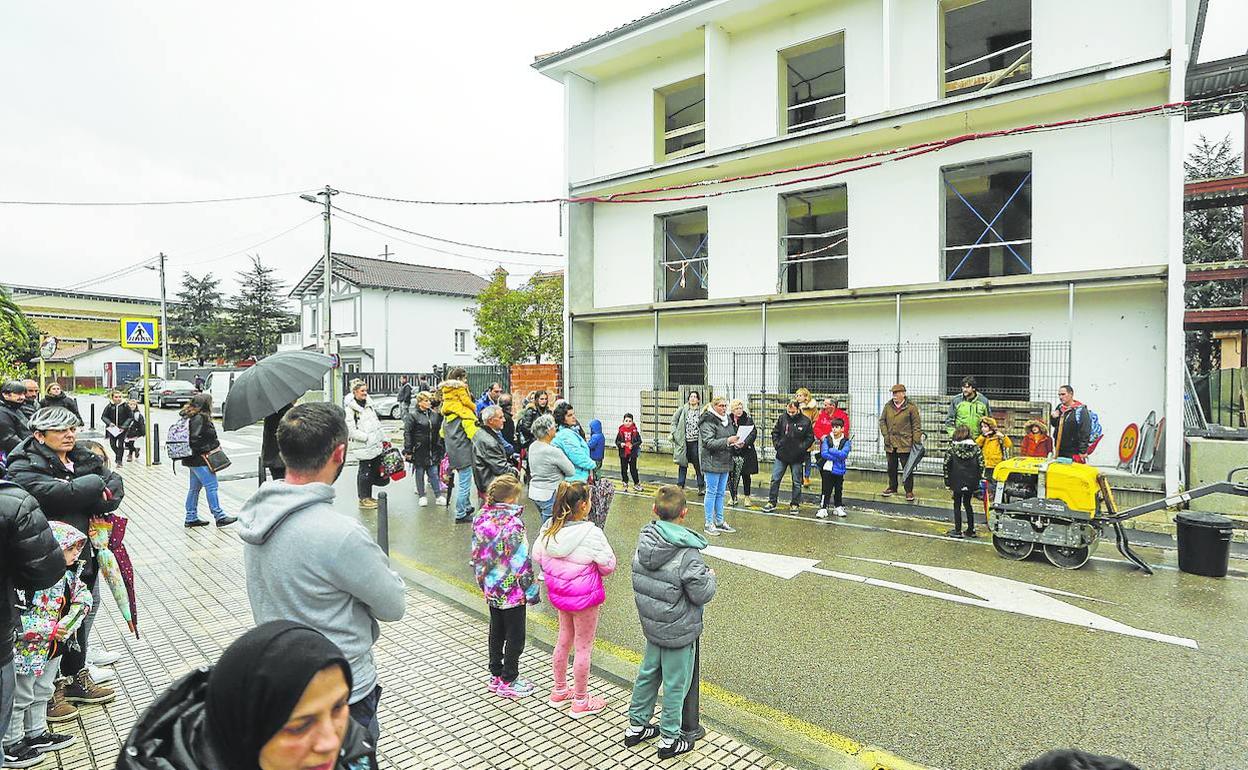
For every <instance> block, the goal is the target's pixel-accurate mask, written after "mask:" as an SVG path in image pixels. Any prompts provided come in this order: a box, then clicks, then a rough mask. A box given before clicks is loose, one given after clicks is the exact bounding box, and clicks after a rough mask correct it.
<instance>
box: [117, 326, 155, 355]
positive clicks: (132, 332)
mask: <svg viewBox="0 0 1248 770" xmlns="http://www.w3.org/2000/svg"><path fill="white" fill-rule="evenodd" d="M121 346H122V347H123V348H142V349H147V350H151V349H154V348H158V347H160V324H159V323H158V322H157V319H155V318H123V319H121Z"/></svg>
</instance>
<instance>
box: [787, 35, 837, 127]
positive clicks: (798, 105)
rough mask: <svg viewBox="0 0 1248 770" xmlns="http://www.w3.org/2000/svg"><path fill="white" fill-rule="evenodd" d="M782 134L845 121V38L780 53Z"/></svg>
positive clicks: (827, 39) (828, 39)
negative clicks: (782, 70)
mask: <svg viewBox="0 0 1248 770" xmlns="http://www.w3.org/2000/svg"><path fill="white" fill-rule="evenodd" d="M780 58H781V61H782V62H783V63H784V75H783V77H782V82H783V83H784V84H785V91H786V100H785V103H786V105H787V108H786V109H785V112H784V115H783V117H782V120H783V127H784V131H785V133H790V134H791V133H793V132H794V131H804V130H806V129H808V128H814V127H816V126H821V125H824V124H827V123H833V122H836V121H838V120H844V119H845V34H844V33H837V34H835V35H829V36H828V37H824V38H820V39H819V40H816V41H813V42H811V43H806V44H805V45H801V46H798V47H796V48H791V49H789V50H788V51H782V52H781V54H780Z"/></svg>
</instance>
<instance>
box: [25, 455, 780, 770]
mask: <svg viewBox="0 0 1248 770" xmlns="http://www.w3.org/2000/svg"><path fill="white" fill-rule="evenodd" d="M179 471H180V472H179V473H178V475H176V476H174V475H173V474H172V473H171V472H170V466H169V465H163V466H157V467H152V468H145V467H142V466H132V465H127V466H125V468H124V469H123V471H122V473H123V475H124V476H125V479H126V502H125V504H124V505H123V506H122V509H121V510H122V512H123V513H125V514H126V515H127V516H129V517H130V519H131V524H130V527H129V529H128V530H127V547H128V548H129V551H130V554H131V557H132V559H133V560H134V566H135V573H136V581H137V590H138V594H139V595H138V599H139V633H140V635H141V638H140V639H138V640H136V639H135V638H134V637H133V635H131V634H129V632H128V631H127V629H126V628H125V626H124V624H123V623H122V622H121V619H120V615H119V614H118V613H117V612H116V608H115V606H114V605H113V602H112V600H111V598H109V596H108V595H107V593H106V594H105V595H104V596H103V597H102V598H101V601H102V604H103V605H104V606H103V610H102V614H101V616H100V618H99V620H98V621H97V623H96V625H95V629H96V633H94V635H93V639H92V642H93V644H96V645H98V644H103V645H104V646H106V647H108V649H110V650H113V651H116V652H120V653H122V659H121V661H120V662H118V663H117V665H116V670H117V674H118V680H119V682H114V683H110V685H116V686H117V688H118V698H117V700H116V701H115V702H114V703H112V704H109V705H106V706H86V707H83V708H81V709H80V711H79V717H78V719H77V720H76V721H75V722H68V723H63V724H62V725H61V726H60V728H58V729H59V731H61V732H69V733H73V734H75V735H78V736H80V737H85V740H84V741H79V742H78V743H77V744H76V745H74V746H72V747H70V748H68V749H66V750H64V751H62V752H60V755H59V757H56V755H50V756H52V757H56V760H55V761H54V760H53V759H48V760H46V761H45V762H44V763H43V764H42V765H40V767H41V768H51V767H54V766H59V767H62V768H71V769H72V770H79V769H81V768H93V769H94V768H112V767H113V766H114V762H115V759H116V756H117V753H118V751H119V750H120V747H121V744H122V742H123V741H124V740H125V736H126V735H127V734H128V733H129V731H130V728H131V727H132V726H133V725H134V723H135V721H136V720H137V719H138V717H139V716H140V714H141V713H142V712H143V710H144V709H145V708H146V707H147V706H148V705H149V704H150V703H151V702H152V701H153V700H154V699H155V698H156V697H157V696H159V694H160V693H162V692H163V691H164V690H165V688H166V687H168V686H169V684H171V683H172V682H173V681H174V680H175V679H177V678H178V677H180V676H182V675H183V674H184V673H186V672H187V671H189V670H190V669H192V668H194V667H196V666H200V665H206V664H210V663H212V662H213V661H215V660H216V658H217V657H218V656H219V655H220V654H221V652H222V650H223V649H224V648H225V647H226V646H227V645H228V644H229V643H230V642H231V641H233V640H234V639H235V638H236V637H237V636H238V635H239V634H240V633H242V632H243V631H244V630H246V629H247V628H249V627H250V626H251V612H250V608H249V606H248V603H247V595H246V587H245V584H244V578H243V574H244V573H243V564H242V545H241V543H240V542H239V540H238V534H237V531H236V529H235V528H227V529H224V530H218V529H216V528H215V527H203V528H199V529H195V530H189V531H188V530H186V529H184V528H183V526H182V519H183V514H182V499H183V498H184V496H185V489H186V474H185V472H184V471H181V469H179ZM223 496H224V498H225V499H224V500H223V502H225V504H226V507H227V510H230V511H236V510H237V509H238V507H239V505H240V504H241V502H242V501H241V500H239V499H236V498H235V497H233V496H232V495H230V494H228V493H226V494H225V495H223ZM201 506H202V503H201ZM204 515H205V516H206V514H204ZM486 629H487V624H486V622H485V621H484V620H482V619H481V618H479V617H478V616H475V615H473V614H471V613H469V612H466V611H465V610H463V609H461V608H459V607H458V606H453V605H451V604H447V603H444V602H443V601H441V600H439V599H436V598H434V597H432V596H430V595H428V594H426V593H424V592H422V591H420V590H417V589H415V588H411V589H409V590H408V610H407V615H406V617H405V619H404V620H403V621H402V622H399V623H383V624H382V638H381V641H380V643H379V644H378V647H377V650H376V654H377V659H378V666H379V669H380V671H381V682H382V687H383V688H384V690H385V695H384V696H383V698H382V701H381V714H380V719H381V722H382V731H383V734H382V740H381V746H380V755H379V760H380V765H381V767H383V768H387V767H390V768H447V769H449V768H559V770H576V769H577V768H612V767H622V768H641V767H651V766H657V765H658V762H657V758H656V757H655V754H654V751H655V747H654V744H653V743H651V744H643V745H642V746H639V747H637V748H634V749H627V748H625V747H624V745H623V743H622V741H621V737H622V734H623V731H624V728H625V727H626V725H627V721H628V720H627V716H626V715H625V711H626V709H627V704H628V698H629V692H628V690H627V689H626V688H623V687H620V686H618V685H615V684H613V683H610V682H605V681H603V680H601V679H598V678H593V679H591V686H590V688H591V691H592V692H594V693H596V694H599V695H602V696H604V697H606V698H607V700H608V702H609V704H610V705H609V710H608V711H607V712H605V713H604V714H603V715H600V716H598V717H591V718H588V719H584V720H573V719H571V718H570V717H568V716H567V715H566V713H563V712H561V711H558V710H556V709H554V708H552V707H550V706H548V705H547V704H546V702H545V698H544V693H545V692H546V691H548V690H549V688H550V685H551V676H550V657H549V653H547V652H546V651H545V650H544V649H542V648H540V647H538V646H537V645H535V644H532V643H530V644H529V645H528V646H527V647H526V649H525V652H524V656H523V658H522V661H521V672H522V675H523V676H525V677H527V678H529V679H531V680H532V681H533V682H534V684H535V685H536V686H537V688H538V691H537V692H538V694H535V695H534V696H532V697H530V698H527V699H522V700H518V701H506V700H503V699H500V698H498V697H497V696H494V695H491V694H490V693H489V692H488V691H486V689H485V682H486V667H485V642H486ZM662 766H663V767H672V768H708V769H709V768H714V769H716V770H725V769H727V768H733V770H746V769H749V768H776V769H777V770H779V769H781V768H785V767H786V765H784V764H783V763H781V762H779V761H777V760H773V759H771V758H770V757H768V756H766V755H765V754H763V753H762V752H761V751H759V750H757V749H754V748H751V747H749V746H746V745H743V744H742V743H740V742H738V741H737V740H735V739H734V738H732V737H730V736H727V735H723V734H719V733H715V732H712V733H710V734H709V735H708V736H707V738H706V739H705V740H704V741H702V742H700V743H699V748H698V750H697V751H694V752H692V753H689V754H686V755H683V756H682V757H679V758H677V759H674V760H669V761H668V762H664V763H662Z"/></svg>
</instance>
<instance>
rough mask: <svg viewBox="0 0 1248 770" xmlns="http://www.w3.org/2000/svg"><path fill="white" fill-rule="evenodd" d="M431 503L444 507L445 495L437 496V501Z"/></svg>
mask: <svg viewBox="0 0 1248 770" xmlns="http://www.w3.org/2000/svg"><path fill="white" fill-rule="evenodd" d="M433 502H434V505H446V495H438V499H437V500H434V501H433Z"/></svg>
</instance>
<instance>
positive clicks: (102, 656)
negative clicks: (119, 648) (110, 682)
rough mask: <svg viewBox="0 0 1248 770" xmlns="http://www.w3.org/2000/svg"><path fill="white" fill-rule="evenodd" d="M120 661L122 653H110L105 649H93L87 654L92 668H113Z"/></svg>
mask: <svg viewBox="0 0 1248 770" xmlns="http://www.w3.org/2000/svg"><path fill="white" fill-rule="evenodd" d="M119 660H121V653H120V652H110V651H108V650H106V649H104V648H103V647H92V648H91V651H90V652H89V653H87V663H88V664H90V665H92V666H111V665H113V664H114V663H116V662H117V661H119Z"/></svg>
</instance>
